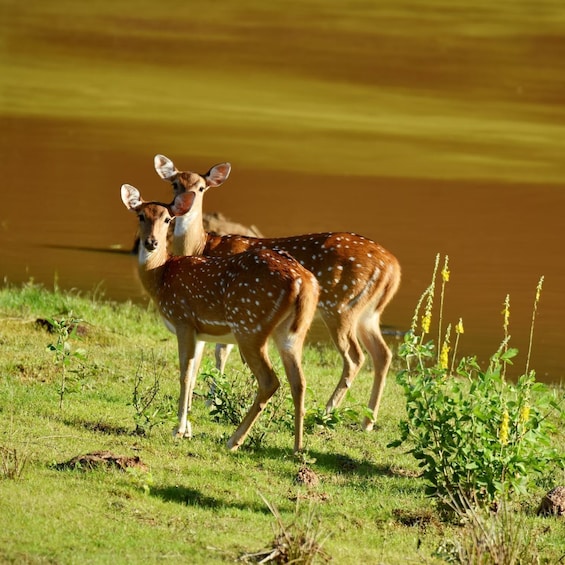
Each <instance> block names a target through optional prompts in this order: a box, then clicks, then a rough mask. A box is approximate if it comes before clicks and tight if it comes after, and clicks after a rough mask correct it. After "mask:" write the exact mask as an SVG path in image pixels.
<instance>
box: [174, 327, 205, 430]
mask: <svg viewBox="0 0 565 565" xmlns="http://www.w3.org/2000/svg"><path fill="white" fill-rule="evenodd" d="M176 333H177V342H178V351H179V365H180V375H179V380H180V395H179V407H178V425H177V427H176V429H175V430H174V431H173V436H174V437H177V438H191V437H192V426H191V424H190V421H189V420H188V414H189V412H190V410H191V408H192V394H193V392H194V386H195V384H196V377H197V373H198V368H199V367H200V361H201V360H202V354H203V352H204V342H203V341H195V339H194V335H193V334H192V332H189V331H181V330H177V332H176Z"/></svg>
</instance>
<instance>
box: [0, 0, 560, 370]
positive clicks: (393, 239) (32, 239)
mask: <svg viewBox="0 0 565 565" xmlns="http://www.w3.org/2000/svg"><path fill="white" fill-rule="evenodd" d="M126 4H127V3H126ZM197 4H199V3H197ZM79 5H80V6H81V10H83V11H80V12H79V11H77V12H76V13H75V12H73V10H75V9H76V10H78V8H77V6H79ZM190 5H191V6H192V5H193V3H190ZM242 5H244V7H245V9H243V8H241V10H239V11H238V10H235V11H233V9H232V8H231V7H230V6H229V5H228V4H225V5H224V4H223V3H218V5H217V6H216V4H214V12H213V13H212V12H211V11H210V10H208V9H207V8H206V5H205V4H204V3H203V4H202V5H201V6H199V9H198V13H199V20H200V23H201V27H200V28H199V29H201V30H202V29H207V30H208V31H209V32H210V31H211V30H214V33H207V34H205V36H204V35H202V33H195V31H194V30H193V26H190V25H188V23H189V22H191V21H193V11H191V10H190V9H189V8H183V7H180V6H179V10H178V13H176V14H175V22H176V23H175V25H172V22H171V18H170V16H169V15H168V14H166V13H163V11H162V10H160V9H156V8H155V9H153V8H152V7H151V6H150V5H147V6H144V7H139V6H137V4H136V10H135V13H136V19H135V20H131V21H130V20H128V25H123V22H124V21H125V20H124V18H125V17H126V16H127V17H129V16H128V14H130V13H131V10H129V11H128V12H127V14H122V13H119V12H118V8H117V7H116V8H114V7H108V5H107V3H97V2H89V3H88V4H84V5H82V4H81V3H75V4H72V5H70V4H68V3H63V2H58V1H57V0H54V1H53V2H49V3H9V4H8V5H6V4H5V5H3V6H2V7H0V12H1V13H0V16H2V17H0V34H1V38H2V39H3V40H4V41H3V43H2V49H1V50H0V77H1V78H0V80H1V81H2V83H1V84H0V103H1V104H0V128H1V131H2V133H3V135H2V137H1V138H0V170H1V172H2V180H3V188H2V201H1V203H0V275H2V276H3V277H5V278H6V279H8V280H9V281H11V282H24V281H27V280H29V279H30V278H33V279H34V280H36V281H38V282H42V283H44V284H46V285H47V286H48V287H49V286H51V285H53V284H54V283H55V282H57V284H58V285H59V286H60V287H63V288H78V289H84V290H89V291H92V290H94V289H97V290H98V291H101V292H104V294H105V295H106V296H107V297H109V298H112V299H117V300H134V301H140V300H144V297H143V294H142V291H141V287H140V285H139V283H138V281H137V276H136V264H135V258H134V257H133V256H131V255H128V254H127V253H120V252H118V251H119V250H122V251H126V250H127V249H129V247H130V246H131V243H132V241H133V235H134V230H135V222H134V219H133V218H132V217H131V215H130V214H128V213H127V212H126V211H125V209H124V208H123V205H122V203H121V201H120V197H119V187H120V186H121V185H122V184H123V183H125V182H127V183H131V184H133V185H135V186H137V187H139V188H140V189H141V191H142V193H143V194H144V195H147V196H148V197H152V198H155V199H168V198H169V196H170V194H169V192H168V191H169V190H170V189H169V188H168V186H167V185H166V184H165V183H163V182H162V181H160V180H159V179H158V177H157V175H156V174H155V172H154V170H153V166H152V159H153V155H154V154H155V153H164V154H166V155H168V156H169V157H171V158H172V159H173V160H174V161H175V163H176V164H177V165H178V166H179V167H181V168H183V169H189V170H195V171H199V172H204V171H206V170H208V168H209V167H210V166H211V165H213V164H215V163H217V162H220V161H226V160H229V161H231V162H232V165H233V169H232V174H231V177H230V179H229V180H228V181H227V182H226V183H225V184H224V185H223V186H222V187H220V188H218V189H211V190H210V191H209V192H208V194H207V196H206V198H207V200H206V206H207V209H208V210H209V211H211V210H221V211H222V212H224V213H225V214H226V215H227V216H228V217H230V218H232V219H234V220H236V221H238V222H241V223H243V224H248V225H250V224H255V225H257V226H258V227H259V228H260V229H261V231H262V232H263V233H264V234H265V235H267V236H278V235H287V234H295V233H306V232H312V231H325V230H334V231H338V230H339V231H342V230H344V231H355V232H357V233H361V234H363V235H365V236H367V237H369V238H371V239H374V240H376V241H378V242H379V243H381V244H382V245H384V246H385V247H387V248H388V249H390V250H391V251H392V252H393V253H394V254H395V255H396V256H397V257H398V258H399V260H400V262H401V265H402V268H403V281H402V285H401V289H400V292H399V294H398V296H397V297H396V298H395V299H394V301H393V303H392V304H391V305H390V306H389V307H388V309H387V311H386V313H385V316H384V323H385V324H386V325H388V326H392V327H394V328H396V329H399V330H404V329H406V328H408V327H409V326H410V323H411V320H412V315H413V308H414V306H415V304H416V303H417V301H418V299H419V297H420V294H421V293H422V291H423V290H424V289H425V288H426V287H427V285H428V284H429V282H430V281H429V277H430V275H431V271H432V268H433V263H434V259H435V256H436V254H437V253H442V254H448V255H449V257H450V265H451V272H452V276H451V281H450V282H449V285H448V288H447V294H446V312H445V316H444V319H445V320H446V322H447V321H450V322H452V323H456V322H457V320H458V319H459V317H462V318H463V321H464V324H465V335H464V340H463V343H462V351H463V352H464V353H476V354H478V355H479V357H480V358H482V359H485V358H487V357H488V355H490V354H491V353H492V352H493V351H494V350H495V349H496V348H497V347H498V344H499V343H500V340H501V338H502V335H503V331H502V317H501V311H502V305H503V302H504V298H505V296H506V294H510V297H511V328H510V333H511V334H512V343H513V345H514V346H516V347H518V348H519V349H520V351H521V353H522V356H521V357H520V358H519V360H518V361H517V363H518V364H519V365H520V368H521V367H523V365H524V364H525V354H526V351H527V345H528V336H529V327H530V320H531V312H532V305H533V300H534V295H535V288H536V284H537V282H538V279H539V277H540V276H541V275H544V276H545V285H544V290H543V293H542V299H541V303H540V306H539V311H538V318H537V321H536V333H535V342H534V348H533V353H532V362H531V366H533V367H535V368H536V369H537V371H538V376H540V377H541V378H543V379H545V380H553V381H561V379H562V378H563V376H564V375H565V355H564V353H563V348H562V343H563V342H564V341H565V329H564V325H563V323H562V320H563V319H564V318H565V300H564V298H563V289H564V288H565V263H564V262H563V261H561V256H562V249H563V245H564V243H565V241H564V239H565V238H564V233H563V220H562V216H563V210H564V209H565V191H564V190H563V183H564V182H565V167H564V159H563V155H565V109H564V107H563V101H564V98H563V97H564V96H565V95H564V93H565V88H564V86H565V85H564V84H563V83H564V82H565V76H564V75H563V73H562V71H561V67H562V61H563V57H565V42H562V41H556V40H554V38H556V37H560V36H563V34H564V33H565V23H563V21H562V18H556V17H555V16H556V13H557V11H558V10H559V3H557V2H553V1H552V0H543V1H542V2H540V3H536V8H535V9H534V7H533V5H532V6H530V7H528V3H522V4H520V3H515V4H512V8H511V7H510V5H508V6H506V5H502V4H500V3H498V4H497V3H490V4H488V3H485V4H483V5H481V6H480V9H479V8H477V7H476V6H475V5H474V4H473V6H469V7H468V10H467V9H465V7H464V5H463V4H461V5H460V6H459V4H458V6H459V9H458V10H455V9H451V8H449V7H448V6H447V4H445V3H442V2H429V3H427V4H426V9H425V10H422V11H421V13H420V15H419V17H418V18H416V19H415V18H414V17H413V13H412V12H413V10H412V8H411V7H410V2H408V3H402V4H399V3H398V2H393V1H392V0H391V1H390V2H387V1H385V2H383V3H381V2H379V3H378V8H377V7H374V8H370V6H369V5H367V6H366V9H365V11H356V10H353V9H351V10H346V9H345V8H343V9H342V8H338V7H336V6H335V5H334V3H319V2H304V3H301V5H300V8H298V7H297V10H298V9H300V13H297V14H293V13H292V11H288V12H285V17H284V18H282V17H275V16H276V14H275V11H276V9H275V7H274V6H275V4H273V5H272V6H271V5H269V6H267V5H265V4H264V3H255V2H254V1H253V0H245V2H243V4H242ZM187 6H188V4H187ZM332 6H333V7H332ZM375 6H377V4H375ZM419 9H420V8H419ZM217 10H219V11H220V13H221V14H223V16H225V17H219V15H220V13H218V12H217ZM314 13H315V14H316V17H315V18H314V17H311V16H312V15H313V14H314ZM470 13H472V14H474V16H473V17H472V18H470V17H469V14H470ZM279 15H280V14H279ZM7 22H9V24H8V23H7ZM90 26H92V29H91V28H90ZM560 34H561V35H560Z"/></svg>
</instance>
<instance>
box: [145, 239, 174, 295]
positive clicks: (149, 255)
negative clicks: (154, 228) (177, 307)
mask: <svg viewBox="0 0 565 565" xmlns="http://www.w3.org/2000/svg"><path fill="white" fill-rule="evenodd" d="M169 259H170V255H169V253H168V251H167V249H166V247H165V245H160V246H159V247H158V248H157V249H155V250H154V251H147V249H145V247H144V245H143V244H140V247H139V256H138V260H139V264H138V269H139V278H140V279H141V284H142V285H143V287H144V288H145V290H146V291H147V293H148V294H149V295H150V296H151V298H153V299H155V300H157V299H158V294H159V288H160V287H161V286H162V281H163V276H164V273H165V267H166V265H167V261H169Z"/></svg>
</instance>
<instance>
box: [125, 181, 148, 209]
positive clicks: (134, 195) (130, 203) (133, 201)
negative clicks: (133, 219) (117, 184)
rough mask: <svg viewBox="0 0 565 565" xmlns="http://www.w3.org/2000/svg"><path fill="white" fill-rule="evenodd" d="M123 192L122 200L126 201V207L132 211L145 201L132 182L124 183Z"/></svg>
mask: <svg viewBox="0 0 565 565" xmlns="http://www.w3.org/2000/svg"><path fill="white" fill-rule="evenodd" d="M121 193H122V202H123V203H124V205H125V207H126V208H127V209H128V210H131V211H132V212H135V211H136V209H137V208H139V207H140V206H141V204H142V203H143V198H141V194H139V190H137V188H135V186H131V184H123V185H122V189H121Z"/></svg>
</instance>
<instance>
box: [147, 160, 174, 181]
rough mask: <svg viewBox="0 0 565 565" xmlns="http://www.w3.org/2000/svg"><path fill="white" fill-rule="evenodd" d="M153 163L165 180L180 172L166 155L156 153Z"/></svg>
mask: <svg viewBox="0 0 565 565" xmlns="http://www.w3.org/2000/svg"><path fill="white" fill-rule="evenodd" d="M153 164H154V165H155V171H156V172H157V174H158V175H159V176H160V177H161V178H162V179H163V180H170V179H172V178H173V177H174V176H175V175H177V173H178V171H177V168H176V167H175V164H174V163H173V162H172V161H171V160H170V159H169V158H168V157H165V156H164V155H155V158H154V159H153Z"/></svg>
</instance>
